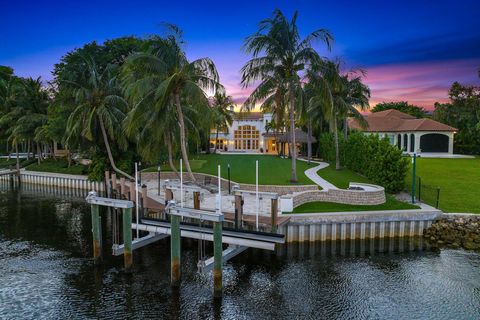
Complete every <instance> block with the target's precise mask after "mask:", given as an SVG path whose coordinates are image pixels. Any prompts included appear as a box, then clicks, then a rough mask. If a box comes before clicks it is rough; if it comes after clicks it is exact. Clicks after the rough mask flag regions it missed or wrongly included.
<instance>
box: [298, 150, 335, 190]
mask: <svg viewBox="0 0 480 320" xmlns="http://www.w3.org/2000/svg"><path fill="white" fill-rule="evenodd" d="M298 160H301V161H305V162H307V160H305V159H302V158H299V159H298ZM310 162H313V163H317V164H318V166H316V167H313V168H310V169H307V170H305V175H306V176H307V177H308V178H309V179H310V180H312V181H313V182H315V183H316V184H318V185H319V186H320V187H322V189H323V190H329V189H338V188H337V187H336V186H334V185H333V184H331V183H330V182H328V181H327V180H325V179H323V178H322V177H320V176H319V175H318V174H317V171H318V170H321V169H323V168H326V167H328V166H329V165H330V164H328V163H326V162H321V161H310Z"/></svg>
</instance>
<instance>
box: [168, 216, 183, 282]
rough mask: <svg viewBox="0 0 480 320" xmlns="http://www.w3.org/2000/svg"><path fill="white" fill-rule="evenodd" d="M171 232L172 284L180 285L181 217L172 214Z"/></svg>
mask: <svg viewBox="0 0 480 320" xmlns="http://www.w3.org/2000/svg"><path fill="white" fill-rule="evenodd" d="M170 223H171V234H170V248H171V259H172V261H171V285H172V287H179V286H180V277H181V272H180V217H179V216H177V215H171V217H170Z"/></svg>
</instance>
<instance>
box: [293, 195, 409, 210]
mask: <svg viewBox="0 0 480 320" xmlns="http://www.w3.org/2000/svg"><path fill="white" fill-rule="evenodd" d="M406 209H418V206H416V205H412V204H410V203H406V202H401V201H398V200H396V199H395V198H393V197H392V196H390V195H387V201H386V202H385V203H384V204H379V205H373V206H360V205H351V204H341V203H333V202H310V203H305V204H302V205H301V206H298V207H297V208H295V209H294V210H293V213H314V212H345V211H378V210H406Z"/></svg>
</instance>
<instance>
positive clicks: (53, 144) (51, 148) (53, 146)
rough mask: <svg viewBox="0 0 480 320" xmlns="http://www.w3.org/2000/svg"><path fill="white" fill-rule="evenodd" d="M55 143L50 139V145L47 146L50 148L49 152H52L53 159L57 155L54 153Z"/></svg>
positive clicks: (55, 158)
mask: <svg viewBox="0 0 480 320" xmlns="http://www.w3.org/2000/svg"><path fill="white" fill-rule="evenodd" d="M55 143H56V142H54V141H52V145H51V146H49V148H50V152H51V154H52V157H53V160H55V161H57V156H56V155H55Z"/></svg>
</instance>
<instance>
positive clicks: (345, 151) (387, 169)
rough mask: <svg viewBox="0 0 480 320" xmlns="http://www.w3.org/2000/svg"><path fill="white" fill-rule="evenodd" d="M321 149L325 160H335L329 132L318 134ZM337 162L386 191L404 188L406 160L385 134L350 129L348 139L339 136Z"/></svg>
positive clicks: (390, 191)
mask: <svg viewBox="0 0 480 320" xmlns="http://www.w3.org/2000/svg"><path fill="white" fill-rule="evenodd" d="M319 144H320V152H321V155H322V157H323V159H324V160H325V161H328V162H334V161H335V144H334V139H333V135H332V134H331V133H324V134H322V135H321V137H320V140H319ZM339 146H340V163H341V164H342V165H343V166H345V167H347V168H349V169H350V170H353V171H355V172H357V173H359V174H361V175H363V176H365V177H367V178H368V179H370V180H371V181H372V182H374V183H376V184H379V185H381V186H383V187H384V188H385V190H386V191H387V192H389V193H396V192H399V191H401V190H402V189H403V187H404V181H405V177H406V175H407V172H408V168H409V161H408V159H407V158H405V157H403V155H402V151H401V150H399V149H398V148H397V147H396V146H392V145H391V144H390V142H389V140H388V138H386V137H385V138H383V139H381V138H380V137H379V136H378V135H364V134H363V133H360V132H352V133H351V134H350V135H349V136H348V139H346V140H345V139H344V138H343V136H339Z"/></svg>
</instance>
